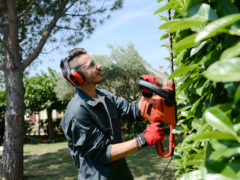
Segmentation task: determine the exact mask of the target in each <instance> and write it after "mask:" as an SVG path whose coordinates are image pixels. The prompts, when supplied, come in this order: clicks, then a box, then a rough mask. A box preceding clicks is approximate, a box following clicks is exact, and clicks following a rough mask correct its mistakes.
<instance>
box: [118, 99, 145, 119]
mask: <svg viewBox="0 0 240 180" xmlns="http://www.w3.org/2000/svg"><path fill="white" fill-rule="evenodd" d="M114 101H115V104H116V106H117V110H118V114H119V115H120V118H124V119H127V120H130V121H141V120H143V118H142V116H141V112H140V109H139V108H138V101H133V102H128V100H126V99H125V98H121V97H117V96H114Z"/></svg>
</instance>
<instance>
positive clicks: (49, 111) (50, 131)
mask: <svg viewBox="0 0 240 180" xmlns="http://www.w3.org/2000/svg"><path fill="white" fill-rule="evenodd" d="M47 115H48V119H47V121H48V139H49V140H50V141H53V140H54V138H55V137H54V126H53V119H52V109H47Z"/></svg>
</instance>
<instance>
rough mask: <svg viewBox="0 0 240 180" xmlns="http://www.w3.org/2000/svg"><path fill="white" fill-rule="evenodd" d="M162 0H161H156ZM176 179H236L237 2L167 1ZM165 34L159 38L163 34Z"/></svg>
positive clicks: (239, 141)
mask: <svg viewBox="0 0 240 180" xmlns="http://www.w3.org/2000/svg"><path fill="white" fill-rule="evenodd" d="M160 1H161V0H159V2H160ZM169 8H171V9H172V10H173V12H174V15H173V17H172V20H171V21H166V17H163V16H160V17H161V19H162V20H164V21H165V22H164V24H162V25H161V26H160V27H159V29H160V30H166V32H167V33H172V35H173V53H174V65H175V67H176V71H175V72H174V73H172V75H171V76H170V78H175V79H176V82H177V103H178V123H177V127H176V129H175V130H174V133H176V134H181V135H183V136H184V137H185V138H184V140H183V142H181V143H180V144H179V145H178V146H177V147H176V153H175V158H176V159H177V164H176V166H177V172H176V176H177V177H178V178H179V179H194V180H196V179H240V57H239V55H240V13H239V9H240V1H237V0H170V2H168V3H166V4H165V5H164V6H163V7H161V8H160V9H158V10H157V11H156V12H155V14H159V13H161V12H163V11H166V10H167V9H169ZM166 37H167V36H166V35H164V36H163V37H162V39H164V38H166Z"/></svg>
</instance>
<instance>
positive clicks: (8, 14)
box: [0, 0, 122, 180]
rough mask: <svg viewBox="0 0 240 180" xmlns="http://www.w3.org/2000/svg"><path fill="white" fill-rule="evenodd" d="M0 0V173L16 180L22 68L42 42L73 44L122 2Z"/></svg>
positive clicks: (19, 157)
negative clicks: (1, 104)
mask: <svg viewBox="0 0 240 180" xmlns="http://www.w3.org/2000/svg"><path fill="white" fill-rule="evenodd" d="M0 2H1V3H0V43H1V44H0V46H1V48H0V70H1V71H3V72H4V77H5V80H6V97H7V107H6V114H5V134H4V151H3V167H4V177H5V178H6V179H13V180H15V179H17V180H20V179H23V134H24V132H23V119H24V109H25V104H24V92H25V90H24V85H23V73H24V70H25V69H26V68H27V67H28V66H29V65H30V64H31V63H32V62H33V61H34V60H35V59H36V58H37V57H38V56H39V54H40V53H41V51H42V50H43V48H44V45H45V44H46V43H51V46H53V45H54V42H56V41H57V40H59V41H60V42H61V43H63V42H66V44H76V43H78V42H80V41H81V40H83V39H84V38H85V37H87V36H89V35H90V34H91V33H92V32H93V31H94V30H95V27H96V26H97V25H98V24H101V23H103V21H105V20H106V19H107V18H108V17H109V14H110V12H111V11H115V10H117V9H119V8H121V7H122V0H103V1H102V2H101V1H97V0H96V1H95V0H92V1H89V0H81V1H80V0H79V1H77V0H55V1H49V0H38V1H35V0H17V1H16V0H8V1H5V0H0ZM99 15H101V16H99ZM64 32H65V34H64V35H63V33H64ZM66 32H67V33H66ZM55 45H56V44H55Z"/></svg>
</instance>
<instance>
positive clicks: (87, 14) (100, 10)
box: [65, 8, 104, 17]
mask: <svg viewBox="0 0 240 180" xmlns="http://www.w3.org/2000/svg"><path fill="white" fill-rule="evenodd" d="M103 10H104V9H103V8H100V9H98V10H96V11H93V12H89V13H86V14H65V15H66V16H72V17H81V16H89V15H92V14H96V13H98V12H102V11H103Z"/></svg>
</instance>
